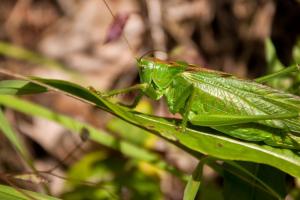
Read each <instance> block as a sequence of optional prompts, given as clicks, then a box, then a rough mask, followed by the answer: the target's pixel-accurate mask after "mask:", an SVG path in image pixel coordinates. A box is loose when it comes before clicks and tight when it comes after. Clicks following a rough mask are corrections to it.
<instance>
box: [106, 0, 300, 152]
mask: <svg viewBox="0 0 300 200" xmlns="http://www.w3.org/2000/svg"><path fill="white" fill-rule="evenodd" d="M103 1H104V2H105V0H103ZM105 3H106V2H105ZM106 4H107V3H106ZM124 37H125V36H124ZM137 66H138V71H139V76H140V81H141V84H138V85H135V86H132V87H130V88H126V89H121V90H116V91H111V92H108V93H106V94H103V96H111V95H115V94H119V93H126V92H129V91H132V90H141V91H142V94H144V95H146V96H148V97H150V98H151V99H154V100H158V99H160V98H162V97H164V98H165V99H166V102H167V105H168V108H169V110H170V112H171V113H173V114H175V113H179V114H180V115H181V116H182V122H181V124H180V125H179V127H180V129H181V131H182V132H184V131H185V128H186V126H188V125H189V124H191V125H196V126H208V127H211V128H213V129H215V130H218V131H220V132H222V133H225V134H228V135H230V136H232V137H235V138H239V139H243V140H247V141H256V142H264V143H266V144H268V145H271V146H279V147H285V148H292V149H300V117H299V111H300V97H299V96H295V95H292V94H289V93H286V92H284V91H280V90H277V89H274V88H271V87H269V86H266V85H263V84H261V83H258V82H263V81H267V80H270V79H272V78H275V77H278V76H281V75H283V74H287V73H289V72H291V71H297V70H299V66H291V67H289V68H286V69H285V70H283V71H281V72H278V73H275V74H272V75H268V76H265V77H261V78H258V79H256V81H252V80H244V79H239V78H237V77H235V76H233V75H231V74H227V73H223V72H220V71H214V70H209V69H206V68H203V67H200V66H195V65H191V64H188V63H186V62H182V61H175V62H172V61H171V62H169V61H163V60H159V59H156V58H151V57H142V58H139V59H137ZM136 102H137V101H136Z"/></svg>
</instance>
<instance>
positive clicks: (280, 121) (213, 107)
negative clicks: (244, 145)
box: [182, 72, 300, 133]
mask: <svg viewBox="0 0 300 200" xmlns="http://www.w3.org/2000/svg"><path fill="white" fill-rule="evenodd" d="M182 76H183V77H184V78H185V79H186V80H187V81H189V82H190V83H192V84H193V86H194V91H195V94H194V99H193V102H192V106H191V112H190V115H189V121H190V122H191V123H193V124H196V125H200V123H198V124H197V121H198V122H199V121H201V120H202V119H203V120H204V119H205V118H206V120H209V118H211V121H213V120H214V119H220V121H219V123H221V122H222V120H223V121H226V123H224V124H222V123H221V124H219V125H230V124H238V123H239V121H240V123H246V122H251V121H257V123H260V124H263V125H266V126H270V127H273V128H279V129H284V130H289V131H293V132H297V133H300V118H299V111H300V98H299V97H298V96H295V95H291V94H288V93H285V92H283V91H279V90H276V89H273V88H270V87H268V86H265V85H262V84H258V83H256V82H253V81H249V80H242V79H238V78H235V77H233V76H230V77H229V76H227V77H223V76H221V75H219V74H214V73H210V72H196V73H195V72H184V73H183V74H182ZM239 116H240V119H239ZM268 116H269V118H268ZM285 116H286V117H285ZM215 122H216V124H214V125H213V124H209V125H208V126H217V125H218V124H217V123H218V120H215ZM231 122H232V123H231ZM201 125H203V124H201Z"/></svg>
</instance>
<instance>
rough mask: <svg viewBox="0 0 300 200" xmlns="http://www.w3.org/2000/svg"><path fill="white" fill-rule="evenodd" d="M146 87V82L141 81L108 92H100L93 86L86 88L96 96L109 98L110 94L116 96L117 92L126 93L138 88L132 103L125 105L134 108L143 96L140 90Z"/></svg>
mask: <svg viewBox="0 0 300 200" xmlns="http://www.w3.org/2000/svg"><path fill="white" fill-rule="evenodd" d="M147 87H148V84H146V83H141V84H136V85H134V86H131V87H128V88H122V89H117V90H112V91H109V92H100V91H98V90H96V89H94V88H93V87H88V89H89V90H90V91H91V92H93V93H94V94H96V95H97V96H100V97H101V98H109V97H112V96H116V95H119V94H126V93H129V92H132V91H135V90H140V93H139V94H138V95H137V97H136V98H135V99H134V101H133V103H132V104H131V105H125V106H126V107H129V108H134V107H136V105H137V104H138V103H139V101H140V99H141V97H142V96H143V93H142V91H143V90H145V89H146V88H147Z"/></svg>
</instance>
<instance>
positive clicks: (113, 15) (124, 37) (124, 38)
mask: <svg viewBox="0 0 300 200" xmlns="http://www.w3.org/2000/svg"><path fill="white" fill-rule="evenodd" d="M102 1H103V3H104V4H105V6H106V7H107V9H108V10H109V12H110V14H111V16H112V17H113V19H114V20H117V17H116V15H115V14H114V13H113V11H112V10H111V8H110V7H109V5H108V3H107V1H106V0H102ZM121 34H122V35H121V37H122V38H123V40H124V41H125V42H126V44H127V46H128V48H129V49H130V52H131V54H132V55H133V56H134V57H135V53H134V50H133V48H132V46H131V45H130V43H129V41H128V39H127V37H126V36H125V33H124V32H122V33H121Z"/></svg>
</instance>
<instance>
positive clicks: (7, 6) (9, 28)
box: [0, 0, 300, 199]
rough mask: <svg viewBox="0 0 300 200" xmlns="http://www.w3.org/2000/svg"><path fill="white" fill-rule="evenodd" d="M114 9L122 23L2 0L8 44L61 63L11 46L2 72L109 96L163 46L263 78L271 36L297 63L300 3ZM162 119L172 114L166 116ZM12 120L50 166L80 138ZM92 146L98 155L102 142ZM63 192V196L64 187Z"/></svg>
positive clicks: (0, 14) (165, 2)
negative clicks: (13, 52) (20, 55)
mask: <svg viewBox="0 0 300 200" xmlns="http://www.w3.org/2000/svg"><path fill="white" fill-rule="evenodd" d="M107 2H108V4H109V6H110V8H111V10H112V12H113V13H114V15H115V18H113V17H112V15H111V13H110V12H109V9H108V8H107V7H106V6H105V4H104V2H103V1H102V0H18V1H16V0H1V1H0V40H1V41H2V42H8V43H10V44H13V45H17V46H19V47H23V48H25V49H27V50H30V51H34V52H37V53H39V54H40V55H43V56H44V57H47V58H51V59H54V60H56V61H57V62H59V63H61V64H60V65H58V66H57V65H56V64H53V66H51V63H50V64H47V65H42V64H39V63H32V62H30V59H29V62H28V60H26V59H16V58H12V57H13V56H7V55H6V53H7V52H6V51H8V50H7V49H4V50H3V48H2V50H1V51H2V53H1V54H2V55H3V56H1V55H0V67H5V68H8V69H10V70H13V71H17V72H19V73H21V74H25V75H36V76H42V77H50V78H58V79H65V80H70V81H73V82H77V83H79V84H81V85H84V86H90V85H92V86H93V87H95V88H97V89H100V90H109V89H113V88H122V87H127V86H130V85H132V84H134V83H136V82H137V81H138V74H137V70H136V68H135V57H139V56H141V55H142V54H144V53H145V52H147V51H151V50H154V49H155V50H160V51H159V52H155V55H156V56H158V57H162V58H169V59H174V60H185V61H187V62H189V63H194V64H198V65H203V66H207V67H210V68H213V69H217V70H222V71H226V72H229V73H233V74H235V75H237V76H239V77H245V78H246V77H247V78H254V77H258V76H260V75H262V74H264V73H265V71H266V68H265V65H266V61H265V49H264V42H265V39H266V38H268V37H271V39H272V40H273V43H274V44H275V46H276V49H277V53H278V56H279V58H280V59H281V61H282V62H283V63H284V64H285V65H289V64H290V63H291V51H292V47H293V46H294V44H295V43H296V41H297V37H298V36H299V33H300V26H299V22H300V3H299V2H298V1H296V0H277V1H275V0H235V1H232V0H143V1H137V0H136V1H135V0H107ZM112 24H115V26H114V27H112V26H113V25H112ZM123 26H124V27H123ZM124 37H126V40H125V39H124ZM126 41H128V43H129V45H128V43H127V42H126ZM27 98H30V99H32V100H35V101H36V102H38V103H41V104H43V105H45V106H48V107H50V108H51V109H53V110H55V111H58V112H60V113H63V114H67V115H70V116H72V117H74V118H76V119H80V120H82V121H86V122H89V123H91V124H93V125H95V126H97V127H101V128H104V124H105V122H106V121H107V118H108V116H107V115H106V114H105V113H103V112H101V111H97V110H95V109H94V108H91V107H90V106H87V105H85V104H83V103H81V102H78V101H76V100H72V99H70V98H68V97H64V96H61V95H57V94H52V93H50V94H44V95H37V96H34V97H27ZM74 108H75V109H74ZM156 113H158V114H161V115H164V116H166V115H168V112H167V111H166V109H162V110H158V111H156ZM7 115H8V117H9V119H10V120H11V121H12V122H14V124H15V126H16V128H17V130H18V131H19V132H20V133H23V134H24V135H26V137H25V138H27V139H26V140H27V145H28V146H29V147H30V148H31V151H32V152H33V155H34V156H35V157H36V161H37V163H38V164H40V165H41V167H45V166H49V165H51V164H49V163H56V162H57V160H62V159H63V158H64V156H65V155H66V154H67V152H68V151H69V150H70V149H72V146H74V144H76V142H78V141H79V138H78V137H75V136H74V135H71V134H69V133H67V132H66V131H65V130H64V129H63V128H61V127H60V126H58V125H56V124H52V123H49V122H46V121H44V120H42V119H37V118H31V117H28V116H23V115H21V114H16V113H14V112H11V111H9V112H7ZM45 135H46V136H47V137H45ZM1 137H3V136H1ZM70 138H73V139H70ZM1 141H4V142H1V143H2V144H0V147H1V152H2V155H0V162H1V163H0V165H1V167H0V168H1V170H2V171H9V170H17V169H18V166H19V165H20V163H19V161H18V160H15V159H13V158H14V156H11V157H9V156H7V155H10V154H12V155H13V154H14V153H13V152H12V150H10V148H9V147H8V145H7V144H6V142H5V140H4V138H1ZM58 144H59V145H58ZM86 146H87V149H93V148H98V147H95V144H88V145H86ZM96 146H97V145H96ZM158 146H159V145H158ZM157 148H162V147H157ZM163 151H165V150H163ZM3 152H8V153H3ZM4 154H6V155H5V156H4ZM49 155H51V156H49ZM78 156H80V155H78ZM75 157H76V156H75ZM171 157H172V156H171ZM53 158H54V159H53ZM76 159H78V157H77V158H75V160H76ZM170 159H171V158H170ZM188 159H190V160H193V159H192V158H188ZM171 160H172V159H171ZM173 160H175V161H174V162H175V163H176V162H179V161H176V159H173ZM40 161H41V162H40ZM187 162H191V165H190V166H185V164H183V165H184V166H183V167H182V168H185V170H186V171H190V170H191V169H190V168H192V167H193V166H194V161H187ZM71 163H72V161H71ZM64 164H65V165H66V166H67V165H69V163H68V162H67V163H64ZM177 164H178V163H177ZM178 165H180V164H178ZM179 167H180V166H179ZM20 168H22V167H20ZM174 185H175V186H174V187H175V188H176V184H174ZM57 187H58V189H53V191H56V190H57V191H60V190H61V189H59V186H57ZM179 188H181V190H182V187H181V186H180V187H179ZM169 190H170V191H172V190H174V188H169ZM170 191H169V193H172V192H170ZM181 192H182V191H181ZM54 193H55V192H54ZM167 193H168V192H167ZM169 195H170V196H172V195H171V194H169ZM170 198H171V197H170ZM171 199H172V198H171Z"/></svg>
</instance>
